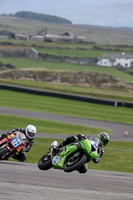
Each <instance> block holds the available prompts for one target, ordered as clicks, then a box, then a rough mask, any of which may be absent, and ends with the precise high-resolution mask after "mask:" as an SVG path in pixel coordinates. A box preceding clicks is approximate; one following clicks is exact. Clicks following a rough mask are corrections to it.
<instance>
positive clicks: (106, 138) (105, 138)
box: [97, 132, 109, 147]
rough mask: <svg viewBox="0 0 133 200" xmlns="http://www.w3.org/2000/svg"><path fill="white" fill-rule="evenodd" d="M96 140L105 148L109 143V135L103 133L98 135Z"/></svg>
mask: <svg viewBox="0 0 133 200" xmlns="http://www.w3.org/2000/svg"><path fill="white" fill-rule="evenodd" d="M97 138H98V139H99V141H100V145H101V146H102V147H104V146H106V145H107V144H108V142H109V135H108V133H105V132H101V133H99V134H98V136H97Z"/></svg>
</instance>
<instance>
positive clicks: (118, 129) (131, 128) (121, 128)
mask: <svg viewBox="0 0 133 200" xmlns="http://www.w3.org/2000/svg"><path fill="white" fill-rule="evenodd" d="M0 113H3V114H10V115H17V116H24V117H30V118H37V119H44V120H51V121H58V122H66V123H72V124H80V125H86V126H92V127H99V128H100V127H101V128H103V130H104V128H108V129H111V130H113V134H110V137H111V140H119V141H120V140H121V141H122V140H129V141H131V140H133V125H131V124H122V123H115V122H107V121H100V120H92V119H86V118H78V117H72V116H65V115H57V114H50V113H43V112H35V111H28V110H21V109H14V108H5V107H0ZM125 131H128V137H125ZM37 137H49V138H50V137H51V138H56V137H57V138H65V137H66V135H57V134H56V135H55V134H46V133H45V134H37Z"/></svg>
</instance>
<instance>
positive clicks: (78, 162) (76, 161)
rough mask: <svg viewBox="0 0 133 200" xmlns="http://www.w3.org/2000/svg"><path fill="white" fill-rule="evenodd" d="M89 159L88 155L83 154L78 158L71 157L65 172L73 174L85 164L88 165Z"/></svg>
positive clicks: (66, 164) (65, 165) (65, 166)
mask: <svg viewBox="0 0 133 200" xmlns="http://www.w3.org/2000/svg"><path fill="white" fill-rule="evenodd" d="M86 161H87V157H86V155H84V154H82V155H79V156H78V157H76V158H75V157H74V156H72V157H70V158H69V159H68V160H67V161H66V163H65V164H64V171H65V172H72V171H74V170H77V169H79V168H80V167H81V166H82V165H83V164H84V163H86Z"/></svg>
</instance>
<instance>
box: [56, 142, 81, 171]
mask: <svg viewBox="0 0 133 200" xmlns="http://www.w3.org/2000/svg"><path fill="white" fill-rule="evenodd" d="M77 149H78V148H77V146H76V145H74V144H70V145H67V146H66V147H65V148H63V151H62V152H61V153H60V155H59V156H54V157H53V160H52V165H53V168H56V169H63V166H64V163H65V161H66V158H67V156H68V155H70V154H71V153H73V152H75V151H76V150H77ZM57 157H58V161H57V162H56V159H57ZM54 162H55V163H54Z"/></svg>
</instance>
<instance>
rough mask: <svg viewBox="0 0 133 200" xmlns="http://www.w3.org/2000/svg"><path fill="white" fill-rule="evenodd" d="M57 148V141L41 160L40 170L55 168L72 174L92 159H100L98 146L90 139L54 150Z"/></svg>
mask: <svg viewBox="0 0 133 200" xmlns="http://www.w3.org/2000/svg"><path fill="white" fill-rule="evenodd" d="M56 146H57V141H54V142H53V143H52V144H51V146H50V151H49V152H48V153H47V154H45V155H44V156H42V158H41V159H40V160H39V162H38V168H39V169H40V170H48V169H50V168H52V167H53V168H55V169H61V170H64V171H65V172H72V171H74V170H77V169H79V168H80V167H81V166H82V165H83V164H85V163H87V162H89V161H90V160H91V159H92V158H94V159H96V158H97V157H98V153H97V148H98V144H97V143H96V142H95V141H91V140H89V139H84V140H81V141H76V142H75V143H72V144H69V145H66V146H65V147H63V148H62V149H58V150H57V149H56V150H54V147H56Z"/></svg>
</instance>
